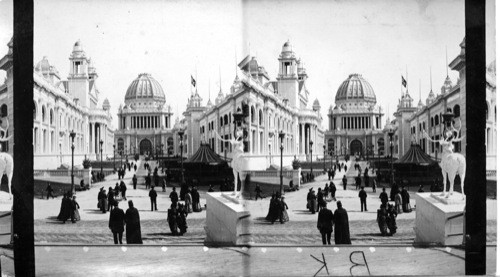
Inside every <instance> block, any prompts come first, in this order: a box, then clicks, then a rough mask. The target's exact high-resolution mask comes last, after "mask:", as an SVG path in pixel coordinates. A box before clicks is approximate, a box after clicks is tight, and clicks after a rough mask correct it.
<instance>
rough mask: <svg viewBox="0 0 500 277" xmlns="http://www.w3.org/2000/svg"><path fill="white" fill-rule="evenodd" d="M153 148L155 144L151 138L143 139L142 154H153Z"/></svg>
mask: <svg viewBox="0 0 500 277" xmlns="http://www.w3.org/2000/svg"><path fill="white" fill-rule="evenodd" d="M152 150H153V144H152V143H151V141H150V140H149V139H143V140H141V142H140V143H139V151H140V154H141V155H144V154H146V153H148V154H151V153H152Z"/></svg>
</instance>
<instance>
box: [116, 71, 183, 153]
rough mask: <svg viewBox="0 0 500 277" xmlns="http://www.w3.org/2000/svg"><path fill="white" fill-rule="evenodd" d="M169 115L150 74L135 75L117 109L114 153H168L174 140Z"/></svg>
mask: <svg viewBox="0 0 500 277" xmlns="http://www.w3.org/2000/svg"><path fill="white" fill-rule="evenodd" d="M172 115H173V113H172V109H171V107H170V106H169V105H166V101H165V92H164V91H163V88H162V86H161V85H160V83H159V82H158V81H157V80H155V79H154V78H153V77H152V76H151V74H148V73H141V74H139V75H138V76H137V78H136V79H135V80H133V81H132V82H131V83H130V85H129V86H128V89H127V91H126V93H125V104H123V105H120V107H119V109H118V120H119V127H118V130H117V131H116V132H115V145H116V150H117V151H120V150H123V151H124V153H127V154H135V153H139V154H141V155H143V154H151V155H154V154H156V153H157V152H158V153H159V154H162V153H166V150H167V148H168V149H170V153H171V154H172V151H173V150H174V139H175V134H174V133H173V131H172V119H171V117H172ZM119 153H120V152H118V154H119Z"/></svg>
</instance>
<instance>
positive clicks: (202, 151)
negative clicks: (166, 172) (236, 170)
mask: <svg viewBox="0 0 500 277" xmlns="http://www.w3.org/2000/svg"><path fill="white" fill-rule="evenodd" d="M225 162H226V161H225V160H224V159H223V158H221V157H220V156H219V155H217V153H215V152H214V151H213V150H212V149H211V148H210V146H209V145H208V144H201V146H200V148H198V151H196V153H194V155H193V156H191V157H190V158H189V159H187V160H186V161H185V162H184V163H204V164H221V163H225Z"/></svg>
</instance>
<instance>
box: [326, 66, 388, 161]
mask: <svg viewBox="0 0 500 277" xmlns="http://www.w3.org/2000/svg"><path fill="white" fill-rule="evenodd" d="M382 116H383V113H382V109H381V107H380V106H377V97H376V95H375V91H374V90H373V87H372V86H371V85H370V83H369V82H368V81H367V80H365V79H364V78H363V76H362V75H361V74H351V75H349V77H348V78H347V79H346V80H344V81H343V82H342V83H341V84H340V86H339V88H338V89H337V93H336V95H335V106H333V105H332V106H330V109H329V111H328V122H329V126H328V131H327V132H326V134H325V144H326V145H327V146H328V148H327V149H328V153H329V154H333V155H346V154H349V155H359V156H365V157H366V156H370V157H372V156H374V155H375V156H376V155H377V153H380V152H381V151H383V147H384V138H383V132H382V124H381V118H382Z"/></svg>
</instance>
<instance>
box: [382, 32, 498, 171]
mask: <svg viewBox="0 0 500 277" xmlns="http://www.w3.org/2000/svg"><path fill="white" fill-rule="evenodd" d="M460 49H461V50H460V54H458V55H457V57H455V58H454V59H453V60H452V61H451V62H450V63H449V64H448V65H447V66H449V67H450V68H451V69H452V70H456V71H458V73H459V77H458V80H457V81H456V83H455V84H453V83H452V81H451V79H450V77H449V76H448V72H447V74H446V78H445V81H444V84H443V85H442V86H441V92H440V93H439V92H436V93H435V92H434V91H432V80H431V89H430V92H429V95H428V97H427V99H426V101H425V105H424V103H423V102H422V101H421V100H420V101H419V103H418V105H417V106H414V105H413V99H412V97H411V96H410V94H409V93H408V91H406V92H405V93H403V94H402V95H401V99H400V102H399V105H398V108H397V111H396V112H395V113H394V116H395V119H394V120H392V123H391V124H392V125H393V126H394V128H395V130H396V133H395V135H394V156H395V157H396V158H401V157H402V156H403V155H404V154H405V153H406V152H407V151H408V149H409V148H410V145H411V143H412V142H413V143H417V144H419V145H420V147H421V148H422V150H423V151H424V152H426V153H427V154H429V155H431V156H432V157H434V158H437V159H441V152H442V149H441V147H440V146H439V144H438V143H432V142H430V141H429V140H428V139H426V138H425V137H424V135H423V130H425V131H426V132H427V134H429V136H430V137H431V138H433V139H439V137H440V136H441V134H442V132H443V122H442V118H441V115H442V114H443V113H445V112H446V111H447V110H448V109H451V111H452V112H453V115H454V117H453V121H454V122H455V127H456V128H458V127H459V122H461V127H462V129H461V130H460V133H459V134H457V135H458V136H459V137H462V136H465V134H466V130H467V124H468V122H467V121H466V116H465V112H466V109H465V104H466V103H465V94H466V91H465V70H466V68H465V38H464V40H463V41H462V42H461V43H460ZM484 108H485V109H486V118H485V120H486V136H485V145H486V169H487V170H489V171H493V170H496V149H497V145H496V141H497V131H496V117H497V116H496V113H497V110H496V62H495V61H493V62H491V63H490V65H489V66H488V67H487V70H486V103H485V105H484ZM388 127H389V126H388V125H387V126H386V128H385V129H384V131H385V132H386V135H385V142H386V149H387V150H389V137H388V135H387V131H388ZM466 140H467V138H464V140H462V141H461V142H455V143H454V151H455V152H458V153H462V154H464V155H465V147H464V146H465V143H466ZM387 154H389V152H387Z"/></svg>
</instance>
